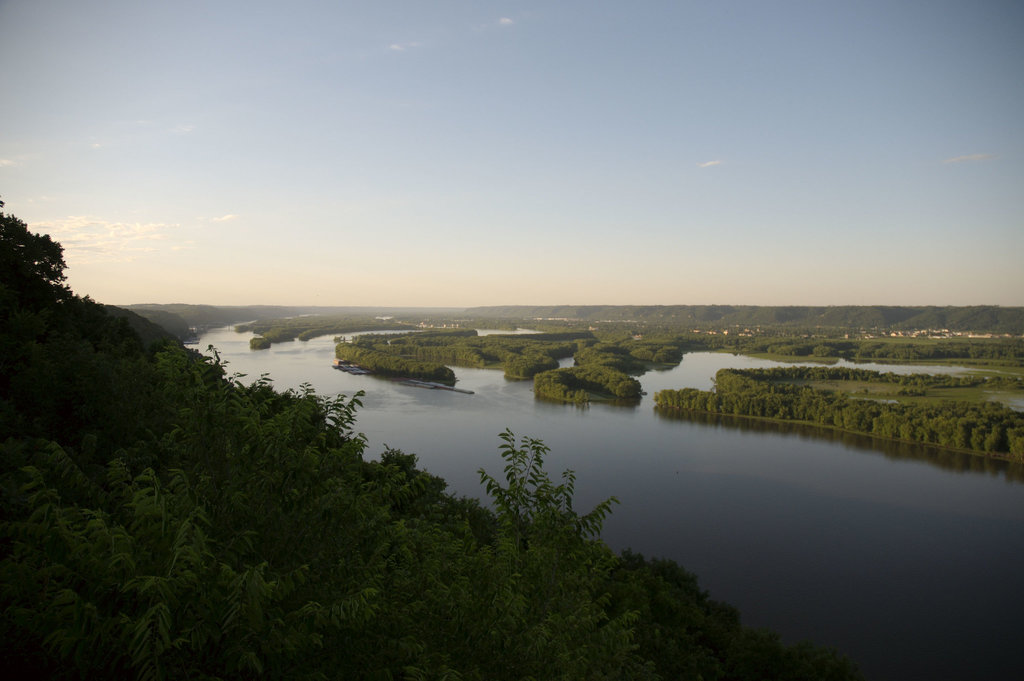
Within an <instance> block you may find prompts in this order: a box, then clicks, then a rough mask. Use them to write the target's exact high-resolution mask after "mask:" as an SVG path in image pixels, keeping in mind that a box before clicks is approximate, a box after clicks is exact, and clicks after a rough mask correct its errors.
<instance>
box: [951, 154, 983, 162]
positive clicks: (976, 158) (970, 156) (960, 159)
mask: <svg viewBox="0 0 1024 681" xmlns="http://www.w3.org/2000/svg"><path fill="white" fill-rule="evenodd" d="M995 157H996V155H995V154H967V155H966V156H954V157H953V158H947V159H945V160H943V161H942V162H943V163H963V162H964V161H989V160H991V159H994V158H995Z"/></svg>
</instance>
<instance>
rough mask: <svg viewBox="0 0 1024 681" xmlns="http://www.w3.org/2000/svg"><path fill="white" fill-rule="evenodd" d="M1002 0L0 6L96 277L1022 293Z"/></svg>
mask: <svg viewBox="0 0 1024 681" xmlns="http://www.w3.org/2000/svg"><path fill="white" fill-rule="evenodd" d="M1022 36H1024V3H1022V2H1019V0H1006V1H988V0H965V1H963V2H946V1H943V0H924V1H920V2H918V1H907V0H881V1H875V0H857V1H856V2H853V1H849V0H844V1H836V2H829V1H827V0H813V1H805V2H786V1H779V2H773V1H771V0H750V1H730V0H717V1H708V0H705V1H689V2H688V1H684V0H679V1H677V2H635V3H626V2H622V1H621V0H619V1H616V2H600V1H597V2H595V1H587V2H571V1H552V0H547V1H546V2H541V1H531V2H515V1H510V2H483V1H479V2H468V1H463V2H427V1H425V0H417V1H409V2H389V1H386V0H375V1H374V2H328V1H324V2H303V1H294V0H292V1H289V2H276V3H268V2H261V1H254V0H245V1H240V2H192V1H179V2H149V1H142V0H104V1H95V2H91V1H88V0H0V93H2V98H3V105H2V107H0V195H2V198H3V199H4V200H5V201H6V202H7V206H6V208H5V210H6V211H7V212H10V213H13V214H15V215H17V216H18V217H20V218H22V219H23V220H25V221H26V222H28V223H29V225H30V227H31V228H32V229H33V230H34V231H39V232H45V233H49V234H50V235H52V236H53V237H54V238H55V239H56V240H58V241H60V242H61V243H62V244H63V245H64V247H65V257H66V260H67V262H68V265H69V269H68V275H69V283H70V284H71V286H72V288H73V289H74V290H75V292H76V293H79V294H80V295H86V294H88V295H91V296H92V297H93V298H94V299H96V300H98V301H100V302H107V303H115V304H127V303H142V302H192V303H199V302H207V303H214V304H247V303H277V304H322V305H443V306H462V305H485V304H511V303H523V304H560V303H571V304H585V303H605V304H616V303H621V304H673V303H681V304H682V303H693V304H702V303H722V304H728V303H731V304H763V305H783V304H822V305H827V304H937V305H945V304H952V305H966V304H1001V305H1024V134H1022V132H1024V38H1022Z"/></svg>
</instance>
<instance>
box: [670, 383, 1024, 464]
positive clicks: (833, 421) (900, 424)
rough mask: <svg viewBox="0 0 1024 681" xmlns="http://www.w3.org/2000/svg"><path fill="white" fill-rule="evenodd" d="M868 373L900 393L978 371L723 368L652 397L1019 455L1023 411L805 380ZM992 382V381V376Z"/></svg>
mask: <svg viewBox="0 0 1024 681" xmlns="http://www.w3.org/2000/svg"><path fill="white" fill-rule="evenodd" d="M850 380H857V381H866V382H873V383H886V384H890V385H899V386H901V388H900V392H899V393H898V394H899V395H900V396H906V397H908V398H911V399H912V398H914V397H916V396H918V392H919V391H920V393H921V394H922V395H923V389H924V388H927V387H935V386H945V387H952V386H956V387H964V386H965V385H974V384H975V383H976V381H979V380H984V379H974V378H965V379H960V378H956V377H946V376H929V375H915V376H909V377H905V376H894V375H892V374H880V373H878V372H870V371H865V370H859V369H845V368H816V367H811V368H808V367H784V368H776V369H745V370H740V369H721V370H719V371H718V373H717V374H716V375H715V389H714V390H713V391H706V390H696V389H692V388H684V389H682V390H661V391H659V392H658V393H657V394H655V396H654V402H655V405H656V406H657V407H659V408H665V409H683V410H694V411H703V412H711V413H718V414H733V415H736V416H754V417H760V418H770V419H779V420H785V421H798V422H804V423H809V424H814V425H820V426H828V427H835V428H841V429H844V430H849V431H853V432H858V433H865V434H869V435H874V436H879V437H887V438H895V439H901V440H908V441H912V442H921V443H926V444H931V445H937V446H941V447H952V448H956V449H968V450H972V451H975V452H978V453H984V454H987V455H993V456H1002V457H1007V458H1012V459H1015V460H1024V414H1022V413H1020V412H1017V411H1014V410H1012V409H1010V408H1008V407H1005V406H1002V405H1000V404H995V403H992V402H986V401H977V402H968V401H962V400H961V401H953V400H939V401H935V400H929V401H920V402H914V401H907V402H903V401H896V402H895V403H894V401H892V400H887V401H879V400H877V399H871V398H870V393H868V395H867V396H865V397H861V396H858V395H851V394H849V393H848V392H845V391H841V390H833V389H827V388H822V387H820V386H815V385H808V384H806V383H805V381H818V382H821V381H850ZM996 383H998V386H996V387H1000V388H1013V389H1019V381H1017V380H1016V379H1004V380H1003V381H1002V382H1001V381H999V380H998V379H996ZM993 385H995V383H994V384H993Z"/></svg>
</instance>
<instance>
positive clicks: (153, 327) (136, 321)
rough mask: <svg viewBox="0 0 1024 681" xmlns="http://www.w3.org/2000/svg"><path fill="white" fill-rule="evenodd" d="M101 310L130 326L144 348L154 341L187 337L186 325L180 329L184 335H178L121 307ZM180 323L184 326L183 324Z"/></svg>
mask: <svg viewBox="0 0 1024 681" xmlns="http://www.w3.org/2000/svg"><path fill="white" fill-rule="evenodd" d="M103 309H104V310H105V311H106V313H107V314H108V315H110V316H111V317H118V318H121V319H124V320H125V321H127V322H128V326H130V327H131V328H132V330H133V331H135V333H137V334H138V335H139V338H140V339H142V344H143V346H145V347H148V346H149V345H151V344H152V343H153V342H155V341H160V340H167V339H175V340H184V339H185V338H186V337H187V336H188V326H187V325H186V326H183V327H181V328H182V329H183V331H184V335H179V333H178V331H177V330H176V329H172V328H170V327H169V326H168V325H165V324H161V323H159V322H157V321H155V320H153V319H149V318H148V317H145V316H143V315H140V314H136V313H135V312H132V311H131V310H127V309H125V308H123V307H115V306H114V305H104V306H103ZM171 316H172V315H171ZM178 321H179V322H181V318H180V317H179V318H178ZM181 323H182V324H184V322H181Z"/></svg>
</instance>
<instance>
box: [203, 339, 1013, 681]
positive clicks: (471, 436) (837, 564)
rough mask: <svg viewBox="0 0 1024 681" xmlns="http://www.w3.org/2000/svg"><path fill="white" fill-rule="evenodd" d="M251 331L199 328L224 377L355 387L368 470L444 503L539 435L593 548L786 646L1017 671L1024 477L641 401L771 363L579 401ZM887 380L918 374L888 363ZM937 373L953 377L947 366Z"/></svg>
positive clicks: (952, 672) (925, 665) (736, 363)
mask: <svg viewBox="0 0 1024 681" xmlns="http://www.w3.org/2000/svg"><path fill="white" fill-rule="evenodd" d="M250 337H251V334H237V333H235V332H234V331H232V330H230V329H220V330H214V331H210V332H208V333H206V334H204V335H203V337H202V338H201V342H200V345H201V347H203V348H206V347H207V345H210V344H212V345H213V346H215V347H216V348H217V351H218V353H219V355H220V357H221V359H222V360H225V361H226V362H227V363H228V367H227V369H228V371H229V373H236V372H237V373H243V374H246V375H247V378H245V379H243V380H245V381H248V380H252V379H254V378H256V377H258V376H260V375H261V374H268V375H269V376H270V378H272V379H273V381H274V385H275V386H276V387H277V388H278V389H281V390H284V389H286V388H295V387H298V386H299V385H301V384H303V383H308V384H309V385H311V386H312V387H313V388H315V389H316V390H317V392H319V393H321V394H325V395H334V394H338V393H342V394H346V395H353V394H355V393H356V392H357V391H364V392H365V395H364V396H363V397H362V403H363V406H362V407H361V408H360V409H359V410H358V412H357V423H356V428H357V430H358V431H360V432H363V433H365V435H366V436H367V439H368V442H369V448H368V450H367V456H368V458H372V457H375V456H376V455H378V454H379V453H380V452H381V451H382V450H383V448H384V446H385V445H387V446H390V447H396V448H399V449H402V450H404V451H406V452H411V453H415V454H417V455H418V457H419V465H420V467H421V468H423V469H426V470H428V471H430V472H432V473H435V474H437V475H440V476H441V477H443V478H444V479H445V480H447V481H448V483H449V489H450V490H451V491H453V492H455V493H457V494H464V495H469V496H477V497H480V496H483V489H482V487H481V486H480V481H479V474H478V473H477V471H478V470H479V469H480V468H484V469H486V470H487V471H488V472H489V473H491V474H492V475H495V476H496V477H499V478H500V474H501V470H502V461H501V459H500V457H499V456H498V453H497V447H498V444H499V440H498V437H497V436H498V434H499V433H500V432H502V431H504V430H505V429H506V428H509V429H511V430H512V431H513V432H514V433H516V434H517V435H519V436H524V435H528V436H530V437H536V438H540V439H542V440H543V441H544V442H545V443H546V444H547V445H549V446H550V447H551V454H550V456H549V458H548V461H547V465H546V467H547V469H548V471H549V472H550V473H552V475H553V477H556V476H557V474H559V473H560V472H561V471H562V470H564V469H566V468H571V469H573V470H575V471H576V473H577V475H578V481H577V496H576V504H575V506H576V507H577V508H578V509H580V510H581V511H586V510H589V509H590V508H591V507H593V505H594V504H595V503H597V502H598V501H600V500H601V499H604V498H606V497H609V496H612V495H614V496H616V497H617V498H618V500H619V502H620V503H619V504H618V505H617V506H615V507H614V510H613V513H612V515H611V516H610V517H609V518H608V519H607V521H606V523H605V529H604V532H603V533H602V536H603V538H604V540H605V541H606V542H607V543H608V544H609V545H610V546H611V547H612V548H613V549H616V550H620V549H623V548H631V549H633V550H634V551H639V552H641V553H643V554H644V555H647V556H663V557H666V558H671V559H673V560H676V561H677V562H679V563H680V564H681V565H683V566H685V567H686V568H687V569H688V570H690V571H692V572H695V573H696V574H697V575H698V577H699V578H700V583H701V585H702V587H703V588H704V589H706V590H707V591H708V592H709V593H710V594H711V596H712V597H713V598H717V599H719V600H723V601H726V602H728V603H731V604H733V605H735V606H737V607H738V608H739V609H740V611H741V612H742V614H743V621H744V623H745V624H747V625H751V626H765V627H771V628H772V629H775V630H776V631H778V632H780V633H781V634H782V636H783V638H784V640H785V641H786V642H790V643H792V642H796V641H798V640H802V639H808V640H811V641H814V642H815V643H818V644H822V645H827V646H831V647H835V648H837V649H839V650H840V651H842V652H844V653H846V654H847V655H849V656H850V657H851V658H852V659H853V660H855V661H856V662H857V664H858V665H859V666H860V668H861V670H862V671H863V672H864V674H865V676H866V677H867V678H868V679H874V680H887V679H894V680H895V679H901V680H905V679H929V680H931V681H940V680H942V679H950V680H953V679H1005V678H1015V677H1016V676H1017V675H1018V674H1019V669H1020V660H1019V652H1018V651H1019V645H1020V643H1019V622H1020V619H1021V616H1022V615H1024V589H1021V588H1020V587H1021V583H1022V575H1024V484H1022V480H1024V476H1022V474H1021V468H1020V467H1019V466H1010V465H1007V464H1004V463H1000V462H993V461H990V460H986V459H983V458H980V457H972V456H968V455H962V454H956V453H951V452H946V451H943V450H937V449H930V448H924V447H916V446H909V445H902V444H897V443H889V442H883V441H878V440H874V439H872V438H867V437H857V436H849V435H845V436H844V435H839V434H836V433H833V432H831V431H821V432H817V433H816V432H813V431H810V430H808V429H805V428H792V427H786V426H785V425H780V424H773V423H758V422H752V421H748V420H743V421H729V420H725V419H720V418H714V417H706V418H703V419H684V418H672V417H665V416H659V415H658V414H657V413H656V412H655V410H654V408H653V395H654V392H655V391H657V390H660V389H662V388H682V387H695V388H704V389H707V388H708V387H710V385H711V379H712V377H713V376H714V373H715V371H716V370H717V369H718V368H721V367H724V366H729V367H755V366H775V365H777V363H775V362H771V361H768V360H761V359H754V358H750V357H743V356H734V355H729V354H721V353H690V354H687V355H686V356H685V357H684V358H683V361H682V362H681V363H680V365H679V366H677V367H675V368H673V369H671V370H667V371H661V372H651V373H648V374H646V375H644V376H641V377H640V379H639V380H640V382H641V384H642V385H643V387H644V389H645V390H646V391H647V392H648V393H649V394H648V395H647V396H645V397H644V398H643V399H642V400H641V401H640V403H639V404H638V405H636V406H629V407H621V406H611V405H601V404H595V405H591V406H589V407H585V408H579V407H575V406H567V405H560V404H551V403H547V402H541V401H537V400H535V399H534V397H533V393H532V390H531V383H530V382H529V381H508V380H506V379H505V378H504V377H503V376H502V373H501V372H500V371H494V370H485V369H465V368H460V367H455V368H454V370H455V373H456V376H457V378H458V387H460V388H466V389H469V390H473V391H474V394H473V395H465V394H460V393H454V392H449V391H441V390H423V389H418V388H413V387H408V386H403V385H399V384H396V383H392V382H390V381H386V380H382V379H379V378H376V377H373V376H354V375H350V374H347V373H344V372H340V371H335V370H333V369H332V368H331V366H330V365H331V359H332V358H333V356H334V347H333V341H332V339H331V338H317V339H313V340H311V341H307V342H300V341H294V342H291V343H283V344H275V345H274V346H273V347H272V348H270V349H269V350H264V351H250V350H249V338H250ZM883 370H889V371H918V372H920V371H924V370H925V369H924V368H922V367H892V366H885V367H884V369H883ZM943 370H949V369H948V367H943Z"/></svg>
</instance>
